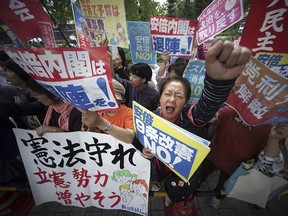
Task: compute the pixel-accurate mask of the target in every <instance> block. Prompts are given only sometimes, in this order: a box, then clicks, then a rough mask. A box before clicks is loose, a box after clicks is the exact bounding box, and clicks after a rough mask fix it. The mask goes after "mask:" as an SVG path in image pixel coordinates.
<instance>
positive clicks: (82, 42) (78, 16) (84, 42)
mask: <svg viewBox="0 0 288 216" xmlns="http://www.w3.org/2000/svg"><path fill="white" fill-rule="evenodd" d="M72 10H73V16H74V22H75V29H76V34H77V39H78V43H79V47H80V48H85V47H90V40H89V31H88V28H87V24H86V21H85V18H84V16H83V14H82V11H81V7H80V5H78V3H77V2H76V1H75V0H72Z"/></svg>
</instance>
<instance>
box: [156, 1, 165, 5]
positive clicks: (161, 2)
mask: <svg viewBox="0 0 288 216" xmlns="http://www.w3.org/2000/svg"><path fill="white" fill-rule="evenodd" d="M155 1H156V2H160V3H161V4H163V3H164V2H166V0H155Z"/></svg>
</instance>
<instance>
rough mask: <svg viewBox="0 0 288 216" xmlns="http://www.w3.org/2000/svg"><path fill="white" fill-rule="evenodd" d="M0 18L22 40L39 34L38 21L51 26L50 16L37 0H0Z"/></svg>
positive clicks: (24, 40)
mask: <svg viewBox="0 0 288 216" xmlns="http://www.w3.org/2000/svg"><path fill="white" fill-rule="evenodd" d="M0 20H2V21H3V22H4V23H5V24H6V25H7V26H8V27H9V28H10V29H11V30H12V31H13V32H14V33H15V34H16V35H17V37H18V38H19V39H20V40H22V41H23V42H26V41H28V40H30V39H32V38H35V37H38V36H41V33H42V32H41V29H40V27H39V23H38V22H46V23H49V24H51V25H52V26H53V22H52V21H51V20H50V17H49V16H48V14H47V13H46V12H45V11H44V10H43V8H42V6H41V5H40V4H39V2H38V1H37V0H29V1H0Z"/></svg>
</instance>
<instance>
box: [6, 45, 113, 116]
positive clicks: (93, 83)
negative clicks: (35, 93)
mask: <svg viewBox="0 0 288 216" xmlns="http://www.w3.org/2000/svg"><path fill="white" fill-rule="evenodd" d="M4 51H5V52H6V53H7V54H8V55H9V57H10V58H11V59H12V60H13V61H14V62H15V63H17V64H18V65H19V66H20V67H21V68H23V70H25V71H26V72H27V73H28V74H29V75H30V76H31V77H32V78H33V79H35V80H36V81H38V82H39V83H40V84H41V85H42V86H44V87H45V88H46V89H48V90H49V91H50V92H52V93H53V94H54V95H56V96H57V97H59V98H62V99H63V100H64V101H66V102H68V103H71V104H73V105H74V106H76V107H81V108H82V109H86V110H92V111H104V110H105V111H109V110H115V109H116V108H118V104H117V101H116V99H115V95H114V90H113V87H112V83H111V72H110V64H109V58H108V54H107V50H106V47H95V48H35V47H34V48H31V49H23V48H21V49H20V48H7V49H4Z"/></svg>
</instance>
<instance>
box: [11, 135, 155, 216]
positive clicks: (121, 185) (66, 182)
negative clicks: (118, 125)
mask: <svg viewBox="0 0 288 216" xmlns="http://www.w3.org/2000/svg"><path fill="white" fill-rule="evenodd" d="M14 133H15V136H16V139H17V143H18V147H19V150H20V152H21V156H22V159H23V162H24V165H25V169H26V172H27V175H28V179H29V183H30V186H31V189H32V193H33V197H34V199H35V203H36V205H39V204H41V203H45V202H50V201H56V202H59V203H61V204H63V205H66V206H78V207H89V206H95V207H97V208H103V209H122V210H126V211H130V212H134V213H137V214H140V215H148V192H149V180H150V162H149V161H148V160H147V159H144V158H143V157H142V156H141V155H140V153H139V152H138V151H136V149H135V148H134V147H133V146H132V145H130V144H127V143H123V142H121V141H119V140H117V139H115V138H113V137H112V136H110V135H107V134H98V133H93V132H71V133H47V134H45V135H44V136H42V137H39V136H37V134H36V132H35V131H31V130H23V129H14Z"/></svg>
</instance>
